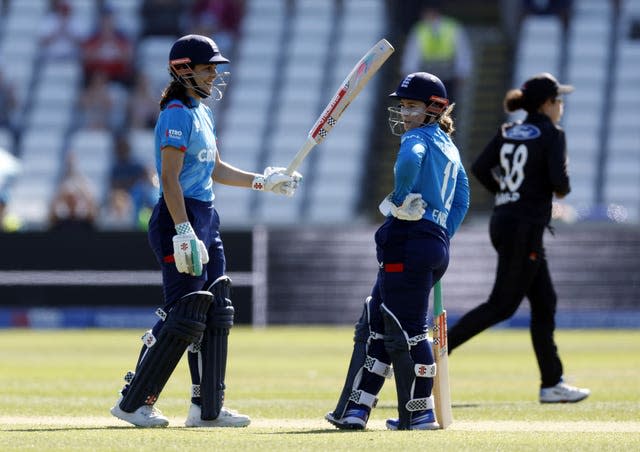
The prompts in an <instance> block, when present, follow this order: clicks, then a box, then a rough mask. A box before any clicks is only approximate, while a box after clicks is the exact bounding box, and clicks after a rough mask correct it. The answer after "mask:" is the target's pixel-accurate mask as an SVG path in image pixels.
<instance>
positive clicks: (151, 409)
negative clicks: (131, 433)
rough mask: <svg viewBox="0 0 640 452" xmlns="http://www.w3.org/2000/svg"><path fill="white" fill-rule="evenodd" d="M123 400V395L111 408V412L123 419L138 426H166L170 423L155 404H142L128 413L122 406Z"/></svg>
mask: <svg viewBox="0 0 640 452" xmlns="http://www.w3.org/2000/svg"><path fill="white" fill-rule="evenodd" d="M121 401H122V397H120V398H119V399H118V401H117V402H116V404H115V405H114V407H113V408H111V414H113V415H114V416H115V417H117V418H118V419H122V420H123V421H125V422H128V423H129V424H133V425H135V426H136V427H166V426H167V425H169V419H167V418H166V416H164V415H163V414H162V412H161V411H160V410H159V409H157V408H156V407H155V406H153V405H142V406H141V407H140V408H138V409H137V410H135V411H134V412H133V413H127V412H126V411H124V410H123V409H122V408H120V402H121Z"/></svg>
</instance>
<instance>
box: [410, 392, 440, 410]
mask: <svg viewBox="0 0 640 452" xmlns="http://www.w3.org/2000/svg"><path fill="white" fill-rule="evenodd" d="M433 406H434V405H433V396H429V397H424V398H422V399H411V400H409V401H408V402H407V404H406V405H405V408H406V409H407V411H423V410H432V409H433Z"/></svg>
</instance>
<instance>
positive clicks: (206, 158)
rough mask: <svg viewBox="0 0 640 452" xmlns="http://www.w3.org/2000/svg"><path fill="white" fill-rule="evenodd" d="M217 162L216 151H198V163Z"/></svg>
mask: <svg viewBox="0 0 640 452" xmlns="http://www.w3.org/2000/svg"><path fill="white" fill-rule="evenodd" d="M215 160H216V150H215V149H201V150H200V151H198V161H200V162H202V163H207V162H213V161H215Z"/></svg>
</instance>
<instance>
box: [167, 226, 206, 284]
mask: <svg viewBox="0 0 640 452" xmlns="http://www.w3.org/2000/svg"><path fill="white" fill-rule="evenodd" d="M176 232H177V234H176V235H174V236H173V258H174V260H175V262H176V268H177V269H178V271H179V272H180V273H188V274H190V275H191V276H200V275H201V274H202V265H203V264H206V263H207V262H209V253H208V252H207V248H206V247H205V246H204V242H203V241H202V240H200V239H199V238H198V236H196V233H195V232H194V230H193V228H192V227H191V223H189V222H186V223H180V224H177V225H176Z"/></svg>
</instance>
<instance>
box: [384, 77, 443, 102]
mask: <svg viewBox="0 0 640 452" xmlns="http://www.w3.org/2000/svg"><path fill="white" fill-rule="evenodd" d="M389 97H399V98H400V99H413V100H420V101H422V102H424V103H425V104H427V105H429V104H431V103H432V102H433V101H434V100H436V101H438V102H439V103H443V101H445V102H446V105H448V104H449V100H448V97H447V90H446V88H445V87H444V84H443V83H442V81H440V79H439V78H438V77H436V76H435V75H433V74H429V73H428V72H414V73H413V74H409V75H407V76H406V77H405V78H404V79H402V81H401V82H400V84H399V85H398V88H396V90H395V91H394V92H393V93H391V94H389Z"/></svg>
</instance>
